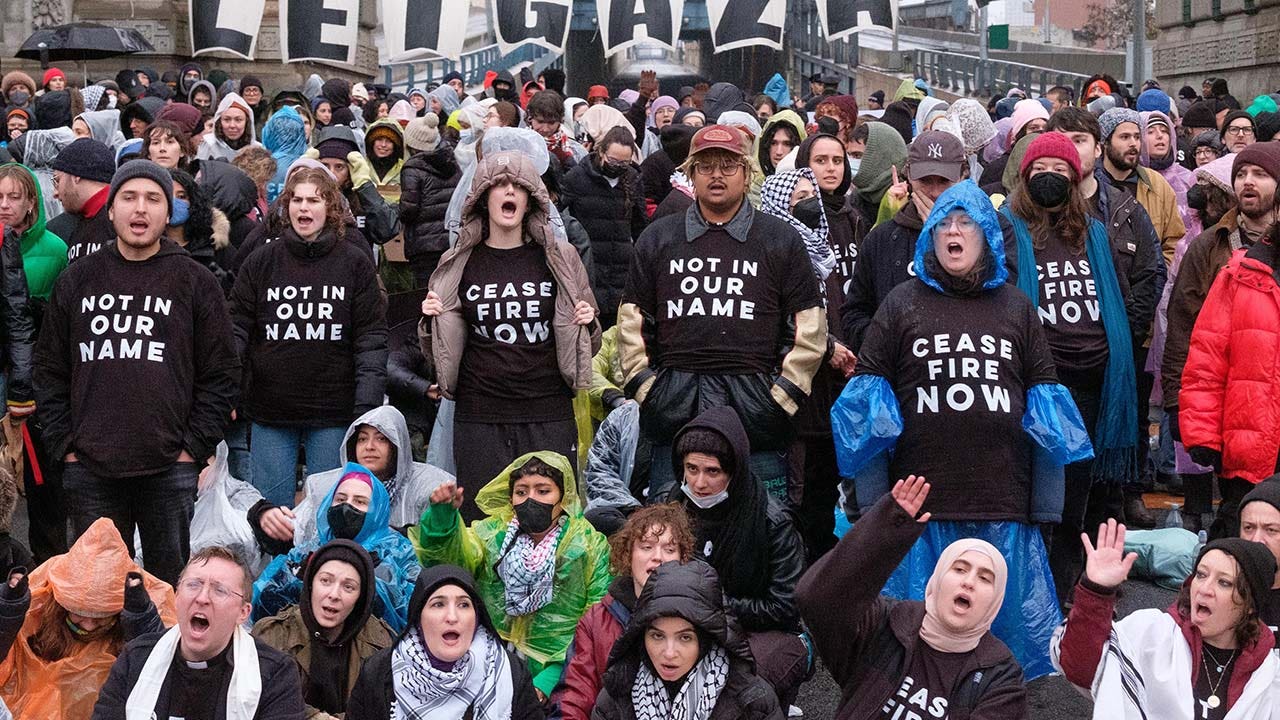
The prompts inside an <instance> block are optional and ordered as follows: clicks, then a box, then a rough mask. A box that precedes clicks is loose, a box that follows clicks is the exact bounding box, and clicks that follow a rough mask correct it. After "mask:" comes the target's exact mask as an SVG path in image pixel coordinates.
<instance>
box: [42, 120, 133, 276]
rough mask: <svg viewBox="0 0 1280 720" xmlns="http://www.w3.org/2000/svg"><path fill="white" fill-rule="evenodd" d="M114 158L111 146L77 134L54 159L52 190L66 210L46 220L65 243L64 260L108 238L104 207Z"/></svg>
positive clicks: (71, 259) (108, 222)
mask: <svg viewBox="0 0 1280 720" xmlns="http://www.w3.org/2000/svg"><path fill="white" fill-rule="evenodd" d="M115 171H116V159H115V156H114V155H113V154H112V153H111V148H109V147H107V146H106V145H104V144H102V143H100V142H98V141H97V140H94V139H92V138H80V139H79V140H76V141H75V142H73V143H71V144H70V145H68V146H66V147H65V148H63V149H62V152H60V153H58V157H57V158H55V159H54V161H53V193H54V197H56V198H58V200H59V201H60V202H62V209H63V210H65V211H66V212H64V213H62V214H61V215H59V216H58V217H56V218H54V219H53V220H52V221H50V222H49V225H48V230H49V232H51V233H53V234H55V235H57V236H58V237H60V238H62V240H63V241H64V242H66V243H67V261H68V262H72V263H73V262H75V261H77V260H79V259H80V258H82V257H84V256H86V255H89V254H91V253H95V252H97V251H98V250H100V249H102V248H103V247H104V246H105V245H107V244H108V243H109V242H110V241H111V236H112V234H113V232H114V231H113V230H112V229H111V218H109V217H108V214H107V213H106V212H103V208H105V207H106V205H107V195H108V193H109V190H110V188H109V185H110V183H111V177H112V176H113V175H114V174H115Z"/></svg>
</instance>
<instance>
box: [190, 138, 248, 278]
mask: <svg viewBox="0 0 1280 720" xmlns="http://www.w3.org/2000/svg"><path fill="white" fill-rule="evenodd" d="M200 185H201V187H203V188H204V191H205V192H206V193H208V195H209V199H210V200H211V201H212V202H213V206H214V207H216V208H217V209H219V210H221V211H222V213H223V214H224V215H226V216H227V220H228V221H230V223H231V232H230V233H229V234H228V236H227V239H228V240H230V241H231V242H230V243H229V244H228V245H226V246H224V247H222V248H219V249H218V250H217V251H216V252H214V254H213V256H214V260H216V261H217V263H218V265H220V266H222V267H224V268H233V267H235V266H236V264H235V259H236V254H237V252H238V251H239V249H240V246H241V245H243V244H244V241H245V240H246V239H247V238H248V237H249V235H250V234H251V233H253V231H254V230H255V229H257V227H258V225H259V223H258V221H257V220H256V219H255V217H256V216H257V212H256V211H255V208H256V207H257V205H258V186H257V185H254V184H253V178H250V177H249V176H248V175H247V174H245V172H244V171H243V170H241V169H240V168H238V167H236V166H234V165H232V164H230V163H225V162H219V161H210V162H204V163H201V164H200Z"/></svg>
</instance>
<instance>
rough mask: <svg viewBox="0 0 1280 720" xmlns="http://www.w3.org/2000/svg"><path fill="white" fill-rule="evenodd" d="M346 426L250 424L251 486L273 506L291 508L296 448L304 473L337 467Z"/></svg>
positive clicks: (295, 471)
mask: <svg viewBox="0 0 1280 720" xmlns="http://www.w3.org/2000/svg"><path fill="white" fill-rule="evenodd" d="M346 434H347V428H346V427H343V426H339V427H314V428H313V427H287V426H283V425H263V424H261V423H254V424H253V435H252V437H253V442H252V444H251V446H250V448H249V457H250V459H252V461H253V463H252V465H253V486H254V487H256V488H258V492H260V493H262V497H263V498H265V499H266V500H267V501H268V502H270V503H272V504H273V505H280V506H283V507H289V508H291V507H293V493H294V480H295V476H296V474H297V465H298V448H299V447H302V448H303V450H304V455H305V457H306V461H305V464H306V471H307V473H308V474H312V473H318V472H324V471H325V470H332V469H334V468H336V467H338V464H339V462H341V460H342V456H341V451H342V437H343V436H344V435H346Z"/></svg>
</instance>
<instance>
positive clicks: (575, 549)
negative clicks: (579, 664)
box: [409, 452, 613, 696]
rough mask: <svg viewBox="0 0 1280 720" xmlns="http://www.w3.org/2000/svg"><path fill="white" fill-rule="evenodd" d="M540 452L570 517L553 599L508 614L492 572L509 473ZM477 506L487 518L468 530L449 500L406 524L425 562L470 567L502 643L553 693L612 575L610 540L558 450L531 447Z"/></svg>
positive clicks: (505, 520)
mask: <svg viewBox="0 0 1280 720" xmlns="http://www.w3.org/2000/svg"><path fill="white" fill-rule="evenodd" d="M534 456H537V457H538V458H539V459H540V460H542V461H543V462H545V463H547V464H548V465H551V466H552V467H554V468H556V469H558V470H559V471H560V472H561V473H563V474H564V497H563V499H562V500H561V503H562V506H563V507H564V512H565V514H566V515H568V517H569V521H568V522H567V523H565V525H564V526H563V527H562V528H561V530H560V532H561V533H562V535H561V536H560V542H559V545H558V546H557V547H556V572H555V581H554V584H553V588H554V590H553V591H552V595H551V601H550V603H548V604H547V605H546V606H545V607H543V608H542V609H541V610H538V611H537V612H534V613H532V614H529V615H521V616H519V617H510V616H508V615H507V614H506V609H505V608H506V600H505V587H504V586H503V582H502V578H500V577H498V573H497V572H496V570H495V569H494V567H495V565H496V564H497V562H498V551H499V549H500V548H501V547H502V543H503V541H504V540H505V539H506V535H507V526H508V525H509V524H510V522H511V518H512V515H513V514H514V512H515V511H514V510H513V509H512V507H511V495H510V492H509V490H508V478H509V477H510V475H511V471H512V470H515V469H516V468H518V467H520V466H521V465H523V464H525V462H527V461H528V460H529V459H530V458H532V457H534ZM476 505H478V506H479V507H480V509H481V510H483V511H484V512H485V513H487V514H488V517H487V518H485V519H484V520H477V521H476V522H474V523H472V524H471V527H469V528H468V527H466V526H465V525H463V522H462V516H461V515H460V514H459V513H458V511H457V510H455V509H454V507H453V506H452V505H450V504H443V503H442V504H438V505H432V506H430V507H428V508H427V509H426V511H425V512H423V513H422V522H421V524H420V525H418V526H416V527H412V528H410V529H409V540H410V541H411V542H412V543H413V548H414V550H415V551H416V552H417V554H418V560H420V561H421V562H422V564H423V565H424V566H426V567H431V566H432V565H440V564H444V563H451V564H454V565H460V566H462V567H464V568H466V569H467V570H469V571H470V572H471V573H472V574H473V575H474V576H475V578H476V587H477V588H478V589H479V591H480V595H481V597H483V598H484V602H485V605H486V606H487V607H488V609H489V614H490V616H491V617H492V618H493V621H494V625H496V626H497V628H498V633H499V634H500V635H501V636H502V639H503V640H506V641H507V642H510V643H511V644H513V645H514V646H515V647H516V649H517V650H519V651H520V652H521V653H522V654H523V655H524V656H525V657H527V658H528V659H529V672H530V673H531V674H532V675H533V685H534V687H536V688H537V689H538V690H541V691H542V693H543V694H544V695H548V696H549V695H551V691H552V689H553V688H555V685H556V682H557V681H559V680H560V675H561V673H562V671H563V669H564V659H565V652H566V650H568V648H569V643H570V642H571V641H572V640H573V632H574V629H575V628H576V627H577V625H578V619H579V618H581V617H582V615H583V614H584V613H586V611H587V608H589V607H591V606H592V605H593V604H595V603H597V602H599V601H600V600H601V599H602V598H604V596H605V592H606V591H607V590H608V589H609V583H610V582H612V580H613V578H612V576H610V574H609V542H608V540H607V539H606V538H605V536H604V535H601V534H600V533H599V532H596V530H595V528H593V527H591V523H589V522H587V521H586V519H585V518H583V517H582V509H583V508H582V500H581V498H580V497H579V495H578V487H577V482H576V481H575V480H574V475H573V467H572V466H571V465H570V464H569V461H568V460H567V459H565V457H564V456H563V455H560V454H559V453H553V452H532V453H528V454H525V455H521V456H520V457H518V458H516V459H515V460H514V461H513V462H512V463H511V464H510V465H508V466H507V467H506V469H505V470H503V471H502V472H501V473H499V474H498V476H497V477H496V478H494V479H493V480H492V481H491V482H490V483H489V484H487V485H485V486H484V487H483V488H482V489H481V490H480V492H479V493H477V494H476Z"/></svg>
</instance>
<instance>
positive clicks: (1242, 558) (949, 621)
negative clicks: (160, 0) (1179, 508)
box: [0, 63, 1280, 720]
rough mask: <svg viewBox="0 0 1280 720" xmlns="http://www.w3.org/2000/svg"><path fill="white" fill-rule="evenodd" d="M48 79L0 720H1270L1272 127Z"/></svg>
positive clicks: (754, 98) (1276, 583)
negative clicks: (1072, 717)
mask: <svg viewBox="0 0 1280 720" xmlns="http://www.w3.org/2000/svg"><path fill="white" fill-rule="evenodd" d="M472 79H473V80H479V79H480V78H472ZM40 80H41V81H40V83H39V84H37V83H36V81H35V79H34V78H33V77H32V76H29V75H27V74H26V73H23V72H20V71H13V72H9V73H8V74H5V75H4V76H3V79H2V81H0V105H2V106H4V108H5V111H4V112H5V133H4V137H3V138H2V141H0V234H2V238H0V338H2V340H0V342H3V348H2V350H3V352H0V358H3V360H0V367H2V369H3V375H2V377H3V384H2V387H3V388H4V391H5V398H6V403H7V420H6V421H5V422H4V425H5V428H4V429H5V437H6V442H5V446H4V448H3V453H0V461H2V462H0V501H3V502H0V514H2V515H3V516H4V517H3V518H0V520H2V521H3V522H2V523H0V524H2V525H3V527H4V528H8V527H9V523H8V521H9V517H8V516H9V515H10V514H12V512H13V507H14V504H15V503H16V495H17V492H18V488H19V486H18V483H19V482H21V488H22V491H23V493H24V494H25V496H26V512H27V516H28V521H29V527H30V530H29V533H28V540H29V545H30V547H29V549H28V548H27V547H25V546H23V544H22V543H21V542H19V540H18V539H16V538H11V537H9V536H8V534H7V532H5V533H3V534H0V540H2V541H3V543H4V544H5V546H6V548H7V554H0V560H3V561H4V562H5V568H4V569H5V570H6V576H5V577H6V578H7V582H6V583H5V584H4V585H3V586H0V701H3V704H0V717H8V715H7V713H12V716H13V717H18V718H46V717H59V718H70V719H72V720H88V719H89V718H94V719H95V720H99V719H100V720H114V719H116V718H120V719H124V718H135V717H161V718H184V719H185V720H206V719H207V720H223V719H224V718H225V719H228V720H230V719H233V718H234V719H245V720H247V719H248V718H263V719H267V718H271V719H281V720H283V719H286V718H287V719H290V720H294V719H300V718H304V717H305V718H310V719H317V720H325V719H326V718H344V717H345V718H348V719H349V720H357V719H359V720H363V719H364V718H389V717H390V718H397V719H399V718H442V719H446V720H448V719H453V718H458V719H460V718H522V719H523V718H543V717H557V718H567V719H568V718H573V719H578V720H587V719H588V718H593V719H596V720H612V719H614V718H635V719H638V720H659V719H662V718H681V719H684V720H711V719H714V720H728V719H729V718H744V717H745V718H752V719H753V720H754V719H757V718H759V719H760V720H766V719H767V720H779V719H780V718H783V717H787V716H792V717H794V716H796V715H798V714H802V713H801V710H800V709H799V708H797V707H795V703H796V698H797V695H798V693H799V691H800V688H801V686H802V685H803V684H804V683H805V682H806V681H807V680H808V679H809V678H810V677H811V676H812V675H813V673H814V672H815V669H816V668H817V666H818V665H819V663H821V665H822V666H824V667H825V668H826V670H827V671H828V672H829V673H830V675H831V676H832V678H833V679H834V680H835V681H836V683H837V684H838V685H839V686H840V690H841V693H840V696H841V697H840V702H839V707H838V709H837V710H836V717H839V718H873V717H888V718H894V719H895V720H897V719H901V718H913V717H915V718H920V717H939V718H941V717H983V718H992V719H1000V720H1003V719H1006V718H1009V719H1018V718H1026V717H1029V716H1030V714H1031V709H1030V705H1029V701H1028V695H1027V687H1026V683H1027V682H1028V681H1029V680H1031V679H1034V678H1037V677H1041V676H1044V675H1047V674H1049V673H1051V672H1060V673H1062V674H1063V675H1064V676H1065V677H1066V679H1067V680H1068V681H1069V682H1071V683H1072V684H1074V685H1076V686H1077V687H1079V688H1080V689H1081V690H1082V691H1083V692H1085V693H1086V694H1090V695H1091V696H1092V697H1093V699H1094V701H1095V708H1096V709H1095V717H1099V718H1102V717H1107V718H1110V717H1125V718H1156V717H1158V718H1174V717H1176V718H1188V719H1190V718H1202V719H1204V720H1225V719H1227V718H1272V717H1280V710H1277V709H1273V708H1280V689H1278V688H1280V684H1277V683H1278V682H1280V652H1277V643H1276V637H1277V633H1278V632H1280V630H1278V629H1277V628H1278V626H1280V571H1278V569H1277V558H1280V475H1278V474H1277V472H1278V471H1280V421H1278V419H1277V417H1278V415H1280V410H1277V408H1278V407H1280V372H1278V369H1280V303H1278V302H1277V298H1280V256H1278V255H1277V251H1276V249H1275V248H1276V246H1277V243H1280V223H1278V218H1280V203H1278V202H1277V181H1278V180H1280V141H1277V140H1276V139H1275V136H1276V133H1277V131H1280V108H1278V107H1277V102H1280V94H1275V95H1259V96H1258V97H1256V98H1254V99H1253V100H1252V101H1251V103H1250V104H1249V105H1248V107H1242V103H1241V102H1240V101H1238V100H1237V99H1236V98H1234V97H1233V96H1232V95H1231V94H1230V92H1229V89H1228V86H1227V83H1226V82H1225V81H1223V80H1221V79H1213V78H1210V79H1207V80H1206V81H1205V83H1204V85H1203V87H1202V88H1201V90H1200V91H1199V92H1197V91H1196V90H1195V89H1193V88H1190V87H1184V88H1182V89H1181V90H1180V91H1178V92H1177V94H1176V95H1171V94H1169V92H1168V91H1166V90H1165V89H1164V88H1162V87H1161V86H1160V85H1159V83H1157V82H1156V81H1154V80H1149V81H1147V82H1146V83H1145V84H1144V85H1143V86H1142V87H1141V88H1129V87H1126V86H1124V85H1122V84H1120V83H1118V82H1116V81H1115V80H1114V79H1113V78H1111V77H1109V76H1105V75H1098V76H1094V77H1093V78H1090V79H1089V81H1088V82H1086V83H1084V85H1083V87H1082V90H1083V92H1082V93H1080V94H1079V96H1077V93H1076V91H1075V90H1074V89H1073V88H1069V87H1055V88H1053V89H1051V90H1050V91H1048V92H1047V93H1045V95H1044V96H1042V97H1033V96H1031V95H1029V94H1028V93H1027V92H1024V91H1023V90H1022V89H1020V88H1016V87H1015V88H1012V89H1009V90H1008V91H1007V93H1005V94H1003V95H1000V96H997V97H994V98H992V99H991V102H990V103H988V104H987V105H986V106H984V105H983V104H981V103H979V102H978V101H976V100H973V99H969V98H961V99H957V100H955V101H948V100H946V99H943V98H941V97H938V96H937V95H935V93H934V92H933V90H932V89H931V88H930V87H929V85H928V84H927V83H926V82H925V81H923V80H919V79H907V80H904V81H903V82H902V84H901V86H899V87H897V88H896V89H894V90H892V91H891V92H884V91H877V92H875V93H872V94H870V95H869V96H867V97H866V98H862V99H861V100H860V99H859V98H857V97H854V96H852V95H843V94H839V93H838V92H837V90H836V88H837V86H838V85H839V81H838V79H837V78H833V77H827V76H823V75H815V76H813V77H809V78H804V79H803V80H804V82H805V85H806V89H807V92H801V93H796V94H793V93H792V92H791V90H790V89H789V88H788V85H787V82H786V80H785V79H784V78H783V77H782V76H781V75H775V76H774V77H773V78H772V79H771V80H770V81H769V83H768V84H767V85H766V87H765V88H764V89H763V92H761V93H754V92H751V91H749V90H747V89H744V88H741V87H738V86H736V85H735V84H733V83H731V82H715V83H709V84H708V83H701V84H697V85H692V86H685V87H679V88H676V87H667V88H663V87H662V85H660V82H659V78H658V77H657V76H656V74H655V73H653V72H652V71H647V70H646V71H644V72H642V73H641V75H640V79H639V83H638V85H637V86H636V87H627V88H622V89H620V91H616V92H611V90H610V88H609V87H607V86H605V85H590V87H589V89H588V90H587V92H586V93H585V95H586V97H585V98H580V97H573V96H567V95H566V93H565V82H566V78H565V75H564V73H563V72H562V71H560V70H558V69H554V68H548V69H546V70H545V71H543V72H542V73H541V74H540V75H538V76H536V77H535V76H533V75H532V73H530V72H529V71H528V70H527V69H526V70H523V71H521V74H520V75H515V74H513V73H510V72H505V71H503V72H489V73H487V74H486V75H485V76H484V78H483V82H482V83H478V84H475V85H472V86H468V84H467V81H468V78H465V77H463V76H462V75H461V74H459V73H456V72H454V73H449V74H448V75H445V76H444V77H442V78H440V82H439V83H433V84H431V85H430V86H428V87H423V88H411V89H410V90H409V91H408V92H407V93H400V92H393V91H392V89H391V88H389V87H386V86H382V85H377V84H372V83H367V84H364V83H356V84H352V83H351V82H349V81H347V80H343V79H340V78H331V79H327V80H326V79H324V78H322V77H320V76H318V75H312V76H311V77H310V78H309V79H308V81H307V82H306V83H305V85H304V86H303V87H301V88H279V89H276V90H277V91H276V92H275V94H274V95H268V93H267V90H268V88H266V87H264V84H263V83H262V81H261V80H259V79H258V78H256V77H253V76H245V77H241V78H231V77H228V76H227V75H226V74H225V73H223V72H221V71H218V70H214V71H211V72H208V73H206V72H205V69H204V68H203V67H201V65H199V64H196V63H188V64H186V65H183V66H182V67H181V68H179V69H178V70H176V71H171V72H165V73H163V74H161V73H157V72H156V71H154V70H152V69H150V68H143V69H139V70H133V69H129V70H123V71H121V72H120V73H119V74H117V75H116V76H115V77H114V78H113V79H108V80H102V81H100V82H97V83H94V84H86V86H85V87H81V88H77V87H73V86H72V85H71V83H69V81H68V78H67V76H66V75H65V74H64V73H63V72H62V71H60V70H58V69H57V68H51V69H49V70H48V71H46V72H45V73H44V74H43V76H42V77H41V78H40ZM273 89H274V88H273ZM664 89H665V90H666V91H667V92H665V93H664ZM19 475H20V477H21V479H20V480H19V478H18V476H19ZM1215 485H1216V491H1215ZM1157 486H1159V487H1160V488H1161V489H1163V490H1167V491H1171V492H1176V493H1179V494H1183V495H1184V496H1185V511H1184V515H1183V518H1184V519H1183V521H1182V522H1183V526H1184V528H1185V529H1186V530H1189V531H1191V532H1192V533H1195V532H1199V531H1202V530H1203V531H1206V532H1205V533H1204V535H1205V537H1206V538H1207V540H1208V542H1207V543H1205V544H1203V545H1202V546H1201V547H1199V548H1198V550H1197V551H1196V553H1195V557H1194V558H1193V562H1192V563H1191V565H1190V566H1191V567H1192V568H1193V569H1192V572H1191V573H1190V575H1189V576H1188V577H1187V578H1186V579H1185V581H1184V582H1183V583H1182V586H1181V592H1180V594H1179V596H1178V599H1177V601H1176V602H1175V603H1174V605H1173V606H1172V607H1170V608H1169V609H1168V610H1165V611H1160V610H1143V611H1139V612H1136V613H1133V614H1132V615H1129V616H1127V617H1125V618H1123V619H1121V620H1115V619H1113V616H1114V608H1115V604H1116V598H1117V590H1118V588H1119V586H1120V585H1121V584H1122V583H1123V582H1124V581H1125V580H1126V579H1127V578H1128V577H1129V575H1130V572H1131V570H1132V568H1133V566H1134V562H1135V556H1134V555H1133V554H1132V553H1126V545H1125V538H1126V532H1127V529H1131V528H1134V527H1142V528H1152V527H1154V525H1155V524H1156V519H1155V517H1154V516H1153V514H1152V511H1151V510H1149V509H1148V508H1147V506H1146V504H1145V501H1144V499H1143V498H1144V494H1146V493H1148V492H1150V491H1151V490H1152V489H1153V488H1156V487H1157ZM1215 494H1216V496H1217V497H1219V498H1220V502H1219V503H1218V504H1217V505H1216V509H1215V505H1214V498H1215ZM849 523H852V527H851V529H844V530H837V528H838V527H843V528H848V524H849ZM1126 526H1128V527H1127V528H1126ZM1094 528H1096V531H1095V530H1094ZM6 548H0V549H6ZM1064 617H1065V619H1064Z"/></svg>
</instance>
